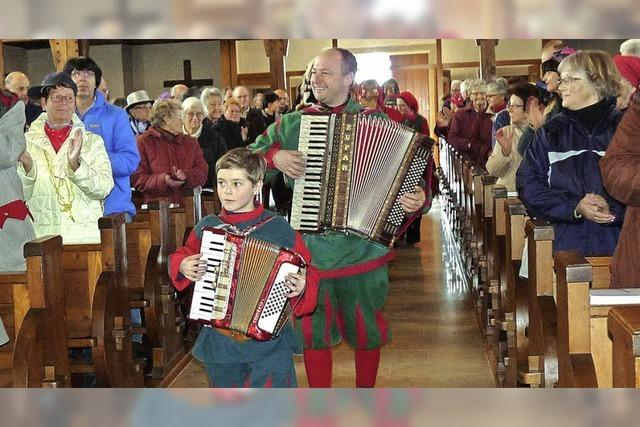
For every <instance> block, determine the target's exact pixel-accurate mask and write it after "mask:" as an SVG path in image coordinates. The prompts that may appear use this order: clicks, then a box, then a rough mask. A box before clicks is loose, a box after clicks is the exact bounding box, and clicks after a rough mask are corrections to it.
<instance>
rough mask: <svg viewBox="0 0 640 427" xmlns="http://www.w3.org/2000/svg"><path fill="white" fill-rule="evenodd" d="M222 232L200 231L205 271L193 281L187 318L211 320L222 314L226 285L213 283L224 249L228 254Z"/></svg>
mask: <svg viewBox="0 0 640 427" xmlns="http://www.w3.org/2000/svg"><path fill="white" fill-rule="evenodd" d="M226 246H228V244H225V236H224V234H215V233H211V232H208V231H206V230H205V231H203V233H202V259H204V260H206V261H207V271H206V273H205V274H204V276H202V278H201V279H200V280H198V281H197V282H196V283H195V287H194V289H193V300H192V303H191V311H190V313H189V318H190V319H193V320H207V321H209V320H212V319H217V318H221V317H223V316H224V308H225V307H226V301H227V300H228V297H229V289H228V286H225V285H223V284H218V286H215V287H214V283H216V282H217V281H218V276H219V275H220V264H221V262H222V261H223V259H224V258H225V249H226V252H227V254H226V255H227V256H229V250H230V248H228V247H226Z"/></svg>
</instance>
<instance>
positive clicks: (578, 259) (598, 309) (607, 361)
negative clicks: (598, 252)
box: [554, 251, 623, 387]
mask: <svg viewBox="0 0 640 427" xmlns="http://www.w3.org/2000/svg"><path fill="white" fill-rule="evenodd" d="M554 258H555V264H556V275H557V299H558V363H559V381H558V386H559V387H611V386H612V385H613V368H612V363H613V350H612V341H611V338H610V337H609V333H608V328H607V318H608V317H609V313H610V312H611V310H612V309H613V308H614V307H616V306H618V305H622V304H623V303H621V302H615V303H612V304H608V305H603V304H596V303H595V302H594V297H593V294H594V293H595V292H597V290H602V289H607V288H608V287H609V286H610V282H611V277H610V270H609V265H610V262H611V258H610V257H587V258H585V257H582V256H581V255H580V254H579V253H577V252H575V251H568V252H558V253H556V255H555V257H554ZM594 290H596V291H595V292H594Z"/></svg>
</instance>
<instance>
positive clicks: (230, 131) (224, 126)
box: [213, 116, 249, 150]
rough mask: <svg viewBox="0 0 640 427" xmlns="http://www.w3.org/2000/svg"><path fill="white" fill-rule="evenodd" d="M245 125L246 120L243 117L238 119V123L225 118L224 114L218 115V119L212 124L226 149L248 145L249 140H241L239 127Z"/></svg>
mask: <svg viewBox="0 0 640 427" xmlns="http://www.w3.org/2000/svg"><path fill="white" fill-rule="evenodd" d="M246 126H247V121H246V120H245V119H243V118H241V119H240V123H236V122H232V121H230V120H227V119H226V118H225V117H224V116H220V118H219V119H218V121H216V122H215V123H214V125H213V129H214V130H215V131H217V132H218V133H219V134H220V135H222V138H224V142H225V143H226V144H227V149H229V150H233V149H234V148H238V147H246V146H247V145H249V141H248V140H247V141H243V140H242V134H241V133H240V129H241V128H242V127H246Z"/></svg>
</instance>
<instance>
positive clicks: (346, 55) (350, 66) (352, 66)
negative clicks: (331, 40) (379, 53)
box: [333, 47, 358, 76]
mask: <svg viewBox="0 0 640 427" xmlns="http://www.w3.org/2000/svg"><path fill="white" fill-rule="evenodd" d="M333 50H335V51H337V52H338V53H340V55H341V56H342V63H341V64H340V71H341V72H342V75H343V76H346V75H347V74H349V73H353V75H354V76H355V75H356V71H358V61H357V60H356V57H355V56H354V55H353V53H351V51H349V50H347V49H344V48H342V47H336V48H333Z"/></svg>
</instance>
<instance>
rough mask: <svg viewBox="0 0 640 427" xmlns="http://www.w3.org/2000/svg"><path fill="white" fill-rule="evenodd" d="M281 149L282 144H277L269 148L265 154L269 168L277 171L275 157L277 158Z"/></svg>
mask: <svg viewBox="0 0 640 427" xmlns="http://www.w3.org/2000/svg"><path fill="white" fill-rule="evenodd" d="M265 132H266V131H265ZM280 149H281V146H280V143H279V142H276V143H274V144H273V145H271V147H269V150H268V151H267V152H266V153H264V160H265V161H266V162H267V168H269V169H276V165H275V164H274V163H273V156H275V155H276V153H277V152H278V151H280Z"/></svg>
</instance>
